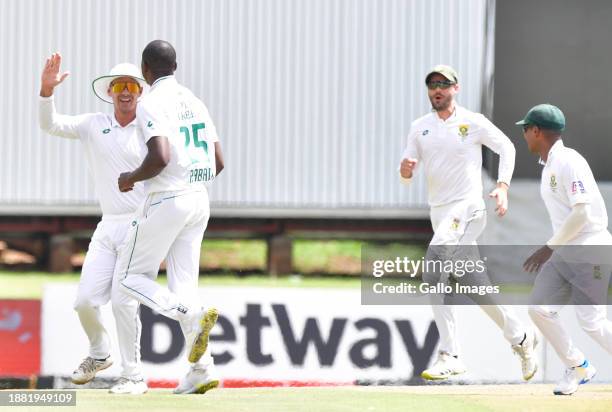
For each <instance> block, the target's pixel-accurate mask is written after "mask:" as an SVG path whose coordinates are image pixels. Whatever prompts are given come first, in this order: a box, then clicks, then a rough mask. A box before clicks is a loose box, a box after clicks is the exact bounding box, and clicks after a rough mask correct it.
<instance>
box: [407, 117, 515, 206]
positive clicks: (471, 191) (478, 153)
mask: <svg viewBox="0 0 612 412" xmlns="http://www.w3.org/2000/svg"><path fill="white" fill-rule="evenodd" d="M482 145H485V146H487V147H489V148H490V149H491V150H493V151H494V152H495V153H497V154H499V156H500V161H499V169H498V179H497V181H498V182H504V183H507V184H508V185H509V184H510V180H511V179H512V173H513V171H514V157H515V154H516V150H515V149H514V145H513V144H512V142H511V141H510V139H508V137H507V136H506V135H505V134H504V133H503V132H502V131H501V130H499V129H498V128H497V127H496V126H495V125H494V124H493V123H491V121H489V120H488V119H487V118H486V117H485V116H483V115H482V114H480V113H474V112H472V111H469V110H467V109H465V108H463V107H460V106H459V105H456V106H455V112H454V113H453V114H452V115H451V116H450V117H449V118H448V119H446V120H442V119H441V118H440V117H439V116H438V114H437V113H436V112H431V113H429V114H426V115H425V116H423V117H421V118H419V119H417V120H415V121H414V122H413V123H412V125H411V127H410V133H409V134H408V139H407V145H406V149H405V150H404V154H403V156H402V159H407V158H416V159H418V160H419V163H418V164H417V167H416V169H415V173H419V170H420V172H421V173H422V172H425V175H426V179H427V188H428V194H429V196H428V197H429V198H428V201H429V205H430V206H432V207H436V206H442V205H445V204H448V203H451V202H455V201H459V200H465V199H476V198H482V190H483V187H482Z"/></svg>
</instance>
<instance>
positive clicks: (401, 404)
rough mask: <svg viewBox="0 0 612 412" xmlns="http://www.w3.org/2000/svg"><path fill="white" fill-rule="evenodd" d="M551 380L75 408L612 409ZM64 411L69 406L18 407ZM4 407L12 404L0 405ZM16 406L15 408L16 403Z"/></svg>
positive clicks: (300, 391) (99, 398)
mask: <svg viewBox="0 0 612 412" xmlns="http://www.w3.org/2000/svg"><path fill="white" fill-rule="evenodd" d="M552 387H553V386H552V385H489V386H480V385H474V386H464V385H461V386H448V385H441V386H440V385H435V386H432V385H430V386H425V387H422V386H409V387H317V388H248V389H216V390H213V391H210V392H208V393H207V394H206V395H173V394H172V393H171V391H170V390H168V389H157V390H151V391H150V392H149V393H147V394H145V395H142V396H129V395H128V396H126V395H110V394H108V393H107V392H106V390H79V391H78V392H77V406H76V408H74V409H73V408H69V409H70V410H76V411H113V412H117V411H122V412H123V411H138V412H143V411H147V412H153V411H169V410H172V411H207V412H208V411H211V412H212V411H223V412H225V411H227V412H230V411H231V412H240V411H245V412H247V411H248V412H253V411H265V412H277V411H278V412H286V411H305V412H306V411H308V412H311V411H317V412H321V411H339V412H341V411H368V412H369V411H373V412H375V411H381V412H387V411H427V412H428V411H446V412H455V411H470V412H472V411H512V412H515V411H555V412H563V411H610V405H612V387H610V386H603V385H584V386H582V387H581V388H580V390H579V391H578V392H577V393H576V394H574V395H573V396H563V397H561V396H554V395H552ZM17 409H18V410H43V409H44V410H46V411H55V410H57V411H62V410H64V411H65V410H68V409H66V407H45V408H42V409H41V408H32V409H28V408H24V407H20V408H17ZM0 410H7V411H8V410H14V408H12V407H5V408H2V407H0ZM15 410H16V409H15Z"/></svg>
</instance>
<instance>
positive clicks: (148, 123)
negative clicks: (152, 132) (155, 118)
mask: <svg viewBox="0 0 612 412" xmlns="http://www.w3.org/2000/svg"><path fill="white" fill-rule="evenodd" d="M147 127H148V128H149V129H152V128H153V122H152V121H150V120H149V121H148V122H147Z"/></svg>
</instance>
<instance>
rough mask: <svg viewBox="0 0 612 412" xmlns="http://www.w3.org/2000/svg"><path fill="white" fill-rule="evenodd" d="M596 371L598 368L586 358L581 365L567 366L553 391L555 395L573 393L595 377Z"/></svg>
mask: <svg viewBox="0 0 612 412" xmlns="http://www.w3.org/2000/svg"><path fill="white" fill-rule="evenodd" d="M595 373H597V370H596V369H595V367H594V366H593V365H591V364H590V363H589V361H588V360H585V361H584V363H583V364H582V365H580V366H575V367H573V368H567V369H566V370H565V375H564V376H563V379H561V380H560V381H559V382H558V383H557V386H556V387H555V389H554V391H553V392H554V394H555V395H571V394H572V393H574V392H576V391H577V390H578V386H579V385H582V384H584V383H587V382H588V381H590V380H591V379H593V376H595Z"/></svg>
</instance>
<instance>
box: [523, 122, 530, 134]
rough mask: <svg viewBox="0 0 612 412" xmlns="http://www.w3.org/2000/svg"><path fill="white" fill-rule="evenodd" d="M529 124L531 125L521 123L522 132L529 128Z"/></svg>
mask: <svg viewBox="0 0 612 412" xmlns="http://www.w3.org/2000/svg"><path fill="white" fill-rule="evenodd" d="M531 126H532V125H530V124H524V125H523V131H524V132H526V131H527V130H529V128H530V127H531Z"/></svg>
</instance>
